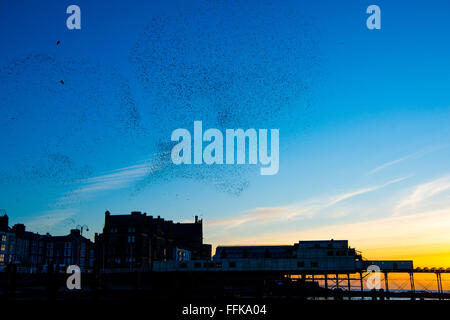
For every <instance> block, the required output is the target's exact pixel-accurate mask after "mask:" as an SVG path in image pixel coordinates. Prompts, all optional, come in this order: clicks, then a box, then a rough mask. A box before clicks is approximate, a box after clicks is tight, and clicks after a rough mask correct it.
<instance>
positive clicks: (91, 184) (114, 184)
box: [66, 154, 164, 201]
mask: <svg viewBox="0 0 450 320" xmlns="http://www.w3.org/2000/svg"><path fill="white" fill-rule="evenodd" d="M160 155H161V154H157V155H155V156H160ZM163 167H164V164H162V163H161V162H160V161H153V160H152V158H150V159H149V160H146V161H142V162H141V163H138V164H135V165H132V166H127V167H123V168H119V169H115V170H111V171H109V172H107V173H105V174H102V175H98V176H94V177H91V178H87V179H83V180H80V181H78V182H77V184H76V185H77V187H76V188H75V189H74V190H72V191H70V192H69V193H68V194H66V197H67V198H70V197H74V196H75V197H77V196H88V195H92V194H94V193H97V192H101V191H108V190H118V189H123V188H127V187H129V186H131V185H132V184H134V183H136V182H138V181H140V180H142V179H143V178H145V177H147V176H148V175H150V174H152V173H155V172H157V171H159V170H161V169H162V168H163ZM66 200H67V201H71V200H70V199H66Z"/></svg>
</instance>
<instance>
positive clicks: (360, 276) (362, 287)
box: [359, 272, 364, 300]
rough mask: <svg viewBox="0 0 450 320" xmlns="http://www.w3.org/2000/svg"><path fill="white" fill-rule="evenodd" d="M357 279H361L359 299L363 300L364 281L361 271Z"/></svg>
mask: <svg viewBox="0 0 450 320" xmlns="http://www.w3.org/2000/svg"><path fill="white" fill-rule="evenodd" d="M359 279H360V281H361V299H362V300H364V283H363V275H362V272H360V273H359Z"/></svg>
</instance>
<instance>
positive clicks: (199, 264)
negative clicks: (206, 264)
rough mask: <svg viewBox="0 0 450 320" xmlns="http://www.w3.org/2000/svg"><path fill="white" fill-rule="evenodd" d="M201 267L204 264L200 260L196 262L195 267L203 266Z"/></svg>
mask: <svg viewBox="0 0 450 320" xmlns="http://www.w3.org/2000/svg"><path fill="white" fill-rule="evenodd" d="M201 267H202V264H201V263H200V262H196V263H195V264H194V268H201Z"/></svg>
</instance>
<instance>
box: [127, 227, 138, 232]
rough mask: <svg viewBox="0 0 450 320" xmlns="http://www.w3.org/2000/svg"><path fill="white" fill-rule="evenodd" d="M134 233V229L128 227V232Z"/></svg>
mask: <svg viewBox="0 0 450 320" xmlns="http://www.w3.org/2000/svg"><path fill="white" fill-rule="evenodd" d="M135 231H136V229H135V228H134V227H131V226H130V227H128V232H135Z"/></svg>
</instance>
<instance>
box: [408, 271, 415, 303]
mask: <svg viewBox="0 0 450 320" xmlns="http://www.w3.org/2000/svg"><path fill="white" fill-rule="evenodd" d="M409 281H410V283H411V291H412V294H413V298H414V297H415V293H416V286H415V284H414V272H410V273H409Z"/></svg>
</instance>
